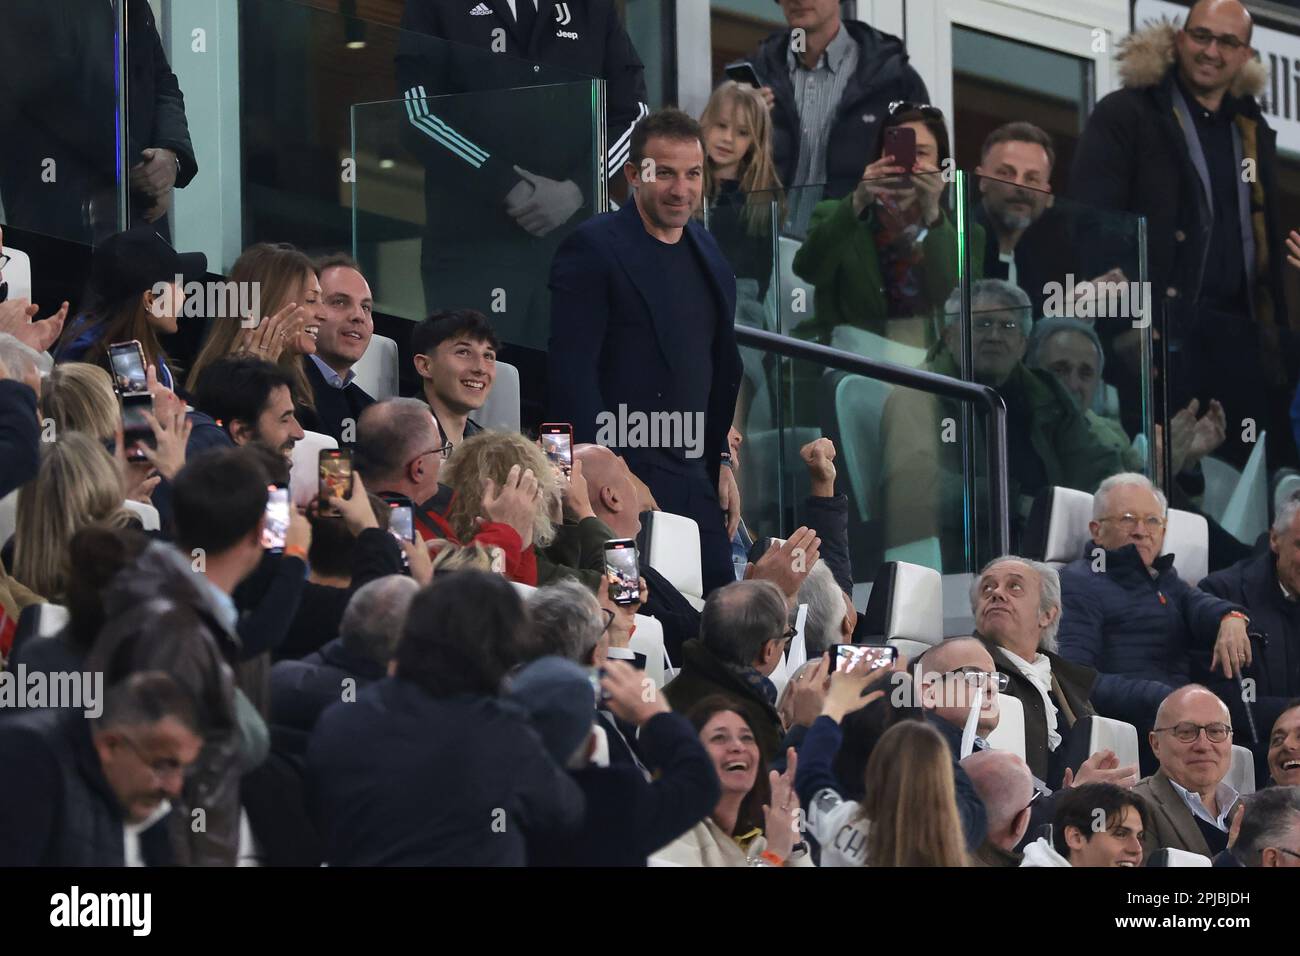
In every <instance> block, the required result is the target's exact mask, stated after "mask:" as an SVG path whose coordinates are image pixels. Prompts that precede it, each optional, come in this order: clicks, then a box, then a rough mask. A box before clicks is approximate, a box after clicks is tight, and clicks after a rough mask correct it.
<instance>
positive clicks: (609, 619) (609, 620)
mask: <svg viewBox="0 0 1300 956" xmlns="http://www.w3.org/2000/svg"><path fill="white" fill-rule="evenodd" d="M600 613H602V614H604V615H605V627H604V629H603V630H602V631H601V633H602V634H603V633H604V632H605V631H608V630H609V629H610V626H611V625H612V624H613V623H614V612H613V611H611V610H610V609H609V608H607V607H602V608H601V609H600Z"/></svg>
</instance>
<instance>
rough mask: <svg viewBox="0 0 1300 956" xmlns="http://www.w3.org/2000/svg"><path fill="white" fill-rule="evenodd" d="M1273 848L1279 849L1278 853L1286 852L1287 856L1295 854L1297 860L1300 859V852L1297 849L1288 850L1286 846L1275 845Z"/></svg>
mask: <svg viewBox="0 0 1300 956" xmlns="http://www.w3.org/2000/svg"><path fill="white" fill-rule="evenodd" d="M1273 849H1275V850H1277V852H1278V853H1285V854H1286V855H1287V856H1293V857H1295V858H1296V859H1297V860H1300V853H1297V852H1296V851H1295V850H1288V849H1287V848H1286V847H1284V846H1275V847H1273Z"/></svg>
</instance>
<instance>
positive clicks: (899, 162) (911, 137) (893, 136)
mask: <svg viewBox="0 0 1300 956" xmlns="http://www.w3.org/2000/svg"><path fill="white" fill-rule="evenodd" d="M884 154H885V155H886V156H893V157H894V163H893V165H895V166H902V167H903V168H904V169H906V170H907V171H908V172H911V171H912V167H913V166H915V165H916V130H914V129H912V128H911V127H910V126H891V127H889V129H887V130H885V153H884Z"/></svg>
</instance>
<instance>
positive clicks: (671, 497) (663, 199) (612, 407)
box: [549, 109, 741, 592]
mask: <svg viewBox="0 0 1300 956" xmlns="http://www.w3.org/2000/svg"><path fill="white" fill-rule="evenodd" d="M624 175H625V176H626V177H627V181H628V183H629V185H630V186H631V188H632V189H633V198H632V200H631V201H629V202H628V203H627V204H626V205H625V206H624V207H623V208H622V209H621V210H619V211H618V212H616V213H609V214H606V215H602V216H597V217H595V218H594V219H590V220H588V221H587V222H585V223H583V224H582V225H581V226H579V227H578V228H577V229H576V230H574V232H573V234H572V235H570V236H569V238H568V239H566V240H565V241H564V243H563V244H562V245H561V246H560V248H559V250H558V252H557V253H556V255H555V260H554V262H553V263H552V264H551V282H550V286H551V295H552V298H551V342H550V349H549V353H550V354H549V359H550V375H549V378H550V389H551V417H552V420H555V421H569V422H572V423H573V437H574V441H576V442H595V443H597V444H601V445H607V446H610V447H612V448H615V449H616V450H617V451H619V452H620V453H621V454H622V455H623V457H624V458H625V459H626V461H627V463H628V465H629V466H630V467H631V469H632V471H633V472H634V473H635V474H636V475H637V477H639V478H640V479H641V480H642V481H643V482H645V483H646V485H647V486H648V487H649V488H650V491H651V493H652V494H653V495H654V497H655V500H656V501H658V503H659V506H660V507H661V508H662V509H663V510H665V511H670V512H673V513H676V514H680V515H686V516H687V517H690V518H693V519H694V520H695V522H696V523H697V524H698V525H699V528H700V558H701V564H702V570H703V581H704V588H705V591H706V592H708V591H710V590H712V589H713V588H715V587H719V586H721V585H723V584H726V583H727V582H728V581H730V580H734V572H733V569H732V567H733V566H732V563H731V549H730V543H729V542H730V540H731V535H732V534H734V532H735V530H736V526H737V524H738V523H739V520H740V497H739V493H738V492H737V490H736V480H735V477H734V476H733V475H732V472H731V469H730V467H722V465H723V459H724V457H725V455H726V452H727V430H728V428H729V427H730V425H731V419H732V415H733V414H734V412H735V408H736V395H737V392H738V391H739V389H740V377H741V365H740V353H739V351H738V349H737V348H736V337H735V331H734V327H733V316H734V314H735V306H736V277H735V275H734V273H733V272H732V269H731V266H730V265H728V263H727V260H726V259H725V258H724V257H723V255H722V252H721V251H720V250H719V249H718V245H717V243H716V242H715V241H714V240H713V237H712V236H710V235H709V233H708V232H706V231H705V229H704V227H703V226H701V225H700V224H699V222H696V221H694V220H693V218H692V217H693V216H694V214H695V211H696V210H697V209H698V208H699V206H700V198H701V193H702V190H703V183H704V147H703V144H702V140H701V137H700V127H699V124H698V123H696V122H695V120H693V119H692V118H691V117H689V116H688V115H686V114H685V113H683V112H682V111H680V110H676V109H662V110H658V111H656V112H654V113H652V114H650V115H649V116H647V117H646V118H645V119H643V120H642V121H641V122H640V123H638V124H637V126H636V128H635V129H634V130H633V131H632V142H631V159H630V160H629V161H628V163H627V164H626V165H625V166H624ZM727 464H728V465H729V464H730V462H729V460H728V462H727Z"/></svg>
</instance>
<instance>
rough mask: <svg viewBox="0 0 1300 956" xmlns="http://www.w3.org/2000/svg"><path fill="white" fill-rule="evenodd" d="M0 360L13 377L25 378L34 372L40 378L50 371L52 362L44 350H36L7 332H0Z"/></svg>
mask: <svg viewBox="0 0 1300 956" xmlns="http://www.w3.org/2000/svg"><path fill="white" fill-rule="evenodd" d="M0 362H3V363H4V366H5V368H7V369H8V370H9V375H10V376H11V377H12V378H15V379H22V378H26V377H27V375H28V373H30V372H35V373H36V374H37V375H39V376H41V377H42V378H43V377H44V376H46V375H48V374H49V373H50V369H51V368H52V367H53V366H54V363H53V362H52V361H51V360H50V357H49V356H48V355H46V354H45V353H44V352H38V351H36V349H34V348H32V347H31V346H30V345H27V344H26V343H24V342H20V341H18V339H16V338H15V337H14V336H12V335H10V334H9V333H8V332H0Z"/></svg>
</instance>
